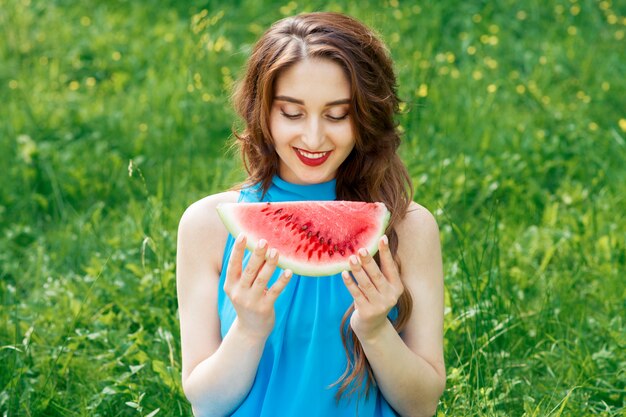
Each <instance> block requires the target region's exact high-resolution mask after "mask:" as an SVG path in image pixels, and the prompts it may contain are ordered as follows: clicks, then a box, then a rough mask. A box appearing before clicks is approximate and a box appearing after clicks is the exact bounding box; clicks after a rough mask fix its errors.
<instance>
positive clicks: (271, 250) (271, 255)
mask: <svg viewBox="0 0 626 417" xmlns="http://www.w3.org/2000/svg"><path fill="white" fill-rule="evenodd" d="M277 254H278V251H277V250H276V248H272V249H270V258H272V259H274V258H276V255H277Z"/></svg>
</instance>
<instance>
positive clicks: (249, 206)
mask: <svg viewBox="0 0 626 417" xmlns="http://www.w3.org/2000/svg"><path fill="white" fill-rule="evenodd" d="M217 212H218V213H219V215H220V218H221V219H222V222H223V223H224V225H225V226H226V228H227V229H228V231H229V232H230V233H231V234H232V235H233V236H238V235H239V234H240V233H244V234H245V235H246V237H247V246H248V249H249V250H254V249H255V248H256V245H257V244H258V241H259V239H265V240H267V242H268V247H270V248H276V249H278V251H279V253H280V257H279V262H278V266H279V267H281V268H283V269H287V268H289V269H291V270H292V271H293V272H294V273H295V274H299V275H308V276H324V275H333V274H336V273H338V272H341V271H343V270H349V269H350V267H349V264H348V258H349V257H350V255H352V254H356V251H357V250H359V248H366V249H367V250H368V251H369V253H370V254H372V255H374V254H375V253H376V252H377V251H378V240H379V238H380V237H381V236H382V235H383V233H384V232H385V228H386V227H387V223H388V222H389V211H388V210H387V208H386V207H385V205H384V204H383V203H364V202H357V201H298V202H284V203H225V204H220V205H218V207H217Z"/></svg>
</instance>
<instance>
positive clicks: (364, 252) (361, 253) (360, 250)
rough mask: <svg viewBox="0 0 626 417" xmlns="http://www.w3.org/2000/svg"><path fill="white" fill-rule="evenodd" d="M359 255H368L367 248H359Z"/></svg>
mask: <svg viewBox="0 0 626 417" xmlns="http://www.w3.org/2000/svg"><path fill="white" fill-rule="evenodd" d="M359 255H361V256H364V257H365V256H367V249H365V248H361V249H359Z"/></svg>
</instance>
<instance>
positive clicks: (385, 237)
mask: <svg viewBox="0 0 626 417" xmlns="http://www.w3.org/2000/svg"><path fill="white" fill-rule="evenodd" d="M383 244H384V245H385V246H387V245H389V239H387V235H383Z"/></svg>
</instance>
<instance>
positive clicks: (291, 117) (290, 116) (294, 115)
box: [280, 110, 302, 120]
mask: <svg viewBox="0 0 626 417" xmlns="http://www.w3.org/2000/svg"><path fill="white" fill-rule="evenodd" d="M280 114H282V115H283V116H285V117H286V118H287V119H292V120H294V119H297V118H299V117H300V116H302V114H301V113H296V114H291V113H285V112H284V111H282V110H281V111H280Z"/></svg>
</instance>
